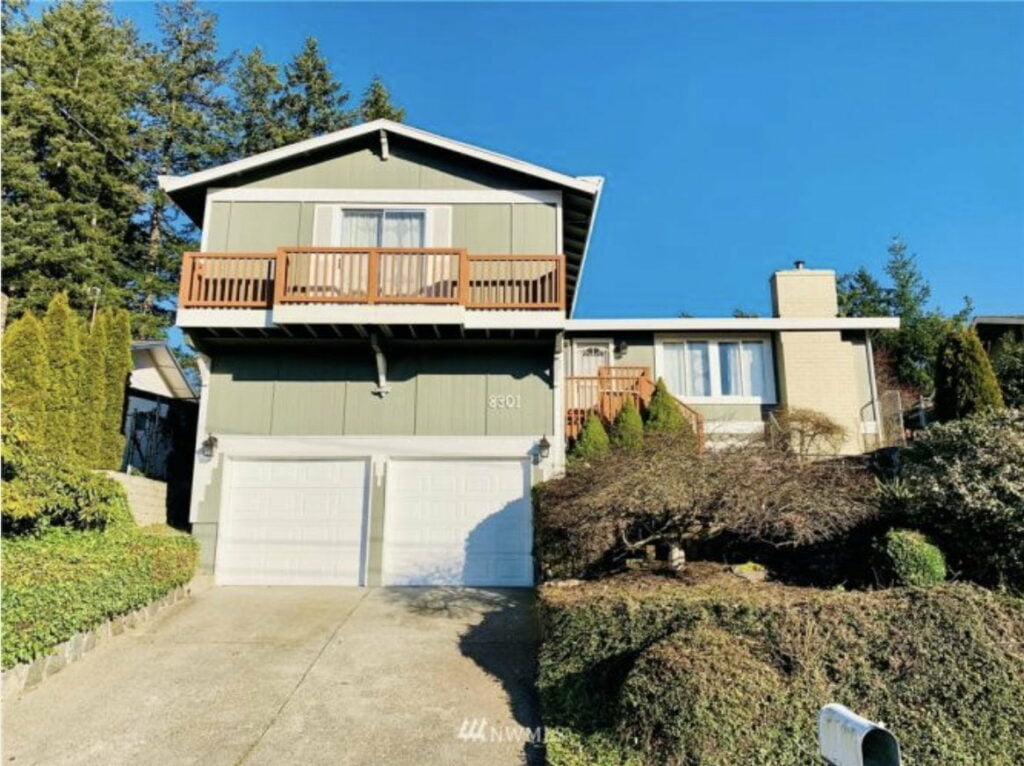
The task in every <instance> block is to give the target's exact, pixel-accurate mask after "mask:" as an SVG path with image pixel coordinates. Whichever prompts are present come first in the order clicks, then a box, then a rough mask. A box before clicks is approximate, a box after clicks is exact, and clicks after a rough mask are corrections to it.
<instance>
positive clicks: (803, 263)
mask: <svg viewBox="0 0 1024 766" xmlns="http://www.w3.org/2000/svg"><path fill="white" fill-rule="evenodd" d="M806 265H807V261H802V260H800V261H793V268H794V269H796V270H797V271H802V270H803V268H804V266H806Z"/></svg>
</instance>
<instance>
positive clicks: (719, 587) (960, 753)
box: [539, 566, 1024, 766]
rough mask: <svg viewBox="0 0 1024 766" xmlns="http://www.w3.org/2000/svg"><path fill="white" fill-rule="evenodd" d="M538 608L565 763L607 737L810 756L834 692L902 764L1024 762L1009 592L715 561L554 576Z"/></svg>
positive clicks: (752, 758) (701, 750) (665, 756)
mask: <svg viewBox="0 0 1024 766" xmlns="http://www.w3.org/2000/svg"><path fill="white" fill-rule="evenodd" d="M708 568H710V566H709V567H708ZM694 569H695V570H696V571H700V569H701V568H700V567H695V568H694ZM691 576H692V575H691ZM540 613H541V620H542V630H543V633H542V635H543V636H544V642H543V644H542V646H541V650H540V675H539V688H540V693H541V701H542V705H543V715H544V720H545V722H546V723H547V725H548V726H549V727H553V728H554V731H553V734H552V739H553V740H555V741H556V742H557V741H559V733H560V732H564V731H566V730H568V734H567V735H566V736H564V737H562V741H564V742H569V743H572V744H573V747H572V748H568V747H563V746H561V745H559V746H556V747H555V748H553V749H552V750H551V751H549V756H550V757H551V763H552V764H555V766H557V765H558V764H567V763H573V762H574V760H575V762H581V763H582V762H585V761H586V760H587V758H588V757H589V758H590V759H591V760H594V761H597V760H598V759H599V758H600V757H603V755H602V754H603V751H604V749H605V748H606V746H607V743H608V741H609V738H610V737H611V738H613V741H614V743H615V744H614V747H616V748H622V747H629V748H632V749H633V750H634V757H636V758H640V759H642V761H643V762H645V763H665V762H668V763H679V764H701V765H702V766H707V765H715V766H717V765H718V764H722V765H723V766H724V765H725V764H737V763H771V764H773V766H786V765H788V764H793V765H795V764H801V766H802V765H803V764H807V763H812V762H816V757H817V756H816V752H815V750H816V740H815V720H816V716H817V713H818V710H819V709H820V707H821V706H822V705H824V704H825V703H827V702H841V703H843V704H846V705H848V706H849V707H851V708H853V709H854V710H856V711H857V712H859V713H861V714H862V715H865V716H867V717H869V718H873V719H876V720H884V721H886V722H887V723H888V724H889V725H890V726H891V727H892V729H893V731H894V732H895V733H896V735H897V736H898V737H899V739H900V741H901V743H902V745H903V747H904V753H905V756H906V760H907V762H908V763H943V764H947V765H948V764H976V763H985V764H993V765H1001V764H1006V765H1007V766H1008V765H1009V764H1016V763H1019V762H1021V761H1022V760H1024V740H1022V738H1021V737H1020V736H1019V726H1018V724H1017V720H1018V718H1019V714H1018V705H1019V703H1018V701H1019V700H1020V699H1021V698H1024V660H1022V657H1021V654H1020V649H1019V641H1020V636H1021V635H1024V601H1022V600H1020V599H1016V598H1014V597H1011V596H1003V595H999V594H993V593H991V592H988V591H984V590H982V589H979V588H976V587H974V586H970V585H941V586H937V587H934V588H930V589H927V590H920V589H913V588H908V589H893V590H885V591H877V592H843V591H825V590H814V589H808V588H794V587H785V586H781V585H777V584H761V585H753V584H749V583H746V582H744V581H742V580H740V579H739V578H737V577H735V576H734V575H730V574H728V573H726V572H718V571H717V570H716V571H715V573H714V574H712V575H708V576H707V577H705V578H700V581H699V582H696V583H694V584H690V585H684V584H682V583H680V582H679V581H678V580H672V579H667V578H655V577H646V578H615V579H611V580H604V581H599V582H595V583H588V584H583V585H578V586H575V587H553V586H548V587H545V588H544V589H543V590H542V596H541V606H540ZM587 747H590V748H592V750H593V752H592V753H591V754H590V756H583V757H579V758H575V759H574V758H563V757H562V756H563V753H565V754H572V753H574V752H575V753H578V751H579V750H580V749H585V748H587Z"/></svg>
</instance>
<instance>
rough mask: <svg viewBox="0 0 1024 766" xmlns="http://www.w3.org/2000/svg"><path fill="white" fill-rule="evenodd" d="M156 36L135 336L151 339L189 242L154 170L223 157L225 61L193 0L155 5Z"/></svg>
mask: <svg viewBox="0 0 1024 766" xmlns="http://www.w3.org/2000/svg"><path fill="white" fill-rule="evenodd" d="M158 14H159V29H160V34H161V37H160V41H159V43H158V45H157V47H156V48H155V49H152V50H150V51H148V54H147V56H146V73H147V75H148V79H149V83H150V87H149V89H148V91H147V98H146V102H145V126H144V133H143V135H144V138H145V142H144V153H143V158H144V160H145V163H146V165H147V166H148V167H149V168H150V171H151V172H150V173H149V174H148V175H147V184H146V190H147V192H148V200H147V204H146V207H145V210H144V213H143V215H144V219H145V225H146V242H145V259H144V262H145V265H146V269H145V272H144V274H142V275H141V277H140V279H139V280H138V281H137V282H136V284H135V287H136V290H135V292H136V295H135V300H136V301H138V304H139V305H137V306H133V308H135V309H136V314H137V317H136V322H135V324H136V328H135V331H136V334H137V335H139V336H141V337H151V336H154V335H156V334H157V332H158V331H159V330H160V329H162V327H163V326H164V325H165V324H169V323H170V322H169V318H170V312H171V306H170V304H169V303H168V302H167V298H168V297H169V296H172V295H173V294H174V292H175V288H176V286H177V274H178V270H179V269H180V267H181V253H182V251H183V250H185V249H186V248H188V247H190V246H195V244H196V229H195V227H194V226H192V224H191V223H190V222H189V221H188V219H187V218H186V217H185V216H183V215H181V213H180V211H179V210H178V208H177V207H176V206H175V205H173V204H172V203H171V201H170V199H169V198H168V197H167V195H166V194H164V193H163V192H162V191H160V190H159V189H158V188H157V187H156V176H158V175H180V174H187V173H191V172H194V171H195V170H196V169H198V168H203V167H208V166H210V165H216V164H218V163H219V162H221V161H222V160H224V159H225V158H226V157H227V150H228V147H227V145H226V143H225V137H224V136H223V134H222V132H221V131H220V130H218V123H219V121H220V120H221V118H222V117H223V116H224V115H225V114H226V113H227V104H226V101H225V99H224V96H223V95H222V94H221V92H220V88H221V86H222V85H223V84H224V82H225V81H226V80H227V72H228V68H229V65H230V60H229V59H225V58H221V57H219V56H218V55H217V38H216V26H217V19H216V16H214V14H212V13H210V12H208V11H204V10H202V9H200V8H199V7H198V6H197V4H196V2H195V0H178V2H166V3H162V4H161V5H160V6H159V7H158Z"/></svg>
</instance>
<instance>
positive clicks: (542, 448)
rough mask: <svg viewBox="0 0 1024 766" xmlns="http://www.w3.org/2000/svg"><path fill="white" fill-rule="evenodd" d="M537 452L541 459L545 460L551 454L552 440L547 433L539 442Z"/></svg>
mask: <svg viewBox="0 0 1024 766" xmlns="http://www.w3.org/2000/svg"><path fill="white" fill-rule="evenodd" d="M537 454H538V455H540V459H541V460H544V459H545V458H547V457H548V456H549V455H550V454H551V442H549V441H548V437H547V434H545V435H544V436H542V437H540V441H539V442H537Z"/></svg>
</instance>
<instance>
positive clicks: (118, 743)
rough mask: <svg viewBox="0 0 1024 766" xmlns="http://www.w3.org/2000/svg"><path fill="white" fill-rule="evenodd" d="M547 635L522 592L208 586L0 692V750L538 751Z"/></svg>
mask: <svg viewBox="0 0 1024 766" xmlns="http://www.w3.org/2000/svg"><path fill="white" fill-rule="evenodd" d="M535 640H536V630H535V627H534V618H533V595H532V592H530V591H525V590H468V589H454V588H453V589H443V588H429V589H422V588H417V589H411V588H410V589H405V588H396V589H391V588H377V589H356V588H214V589H213V590H209V591H206V592H205V593H201V594H199V595H198V596H196V597H195V598H194V599H192V600H190V601H188V602H185V603H184V604H182V605H180V606H178V607H173V608H171V609H169V610H167V612H166V614H165V615H164V616H163V617H160V618H158V619H157V620H154V621H153V622H151V623H149V624H147V625H146V626H144V627H143V628H140V629H138V630H137V631H134V632H132V633H130V634H126V635H123V636H120V637H118V638H115V639H112V640H109V641H107V642H106V643H104V644H101V645H100V646H99V647H97V648H96V649H95V650H93V651H92V652H90V653H89V654H88V655H86V656H85V658H84V659H82V660H81V661H79V662H77V663H75V664H73V665H70V666H68V667H67V668H65V669H64V670H62V671H61V672H60V673H58V674H57V675H55V676H53V677H51V678H49V679H47V680H46V681H45V682H44V683H43V684H42V685H41V686H40V687H38V688H37V689H35V690H33V691H28V692H24V693H23V694H21V695H20V696H18V697H15V698H12V699H8V700H4V707H3V712H4V719H3V760H4V762H5V763H13V764H15V765H16V766H18V765H20V764H35V763H40V764H78V763H81V764H86V763H88V764H96V763H108V764H120V763H125V764H127V763H132V764H136V763H145V764H164V763H167V764H172V763H173V764H184V763H196V764H240V763H245V764H291V763H301V764H319V763H323V764H348V763H351V764H369V763H379V764H417V765H419V764H427V763H438V764H460V763H467V764H478V763H486V764H488V766H501V764H518V763H523V762H524V761H530V762H535V761H536V760H537V758H538V757H539V755H540V754H539V752H537V750H536V748H535V747H534V746H532V745H529V744H528V743H525V741H524V740H525V734H524V732H523V731H522V728H523V727H527V728H530V729H533V728H535V727H536V726H537V725H538V723H539V722H538V718H537V712H536V704H535V698H534V691H533V682H534V671H535V659H534V657H535ZM484 721H485V723H482V722H484Z"/></svg>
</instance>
